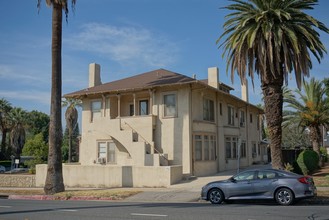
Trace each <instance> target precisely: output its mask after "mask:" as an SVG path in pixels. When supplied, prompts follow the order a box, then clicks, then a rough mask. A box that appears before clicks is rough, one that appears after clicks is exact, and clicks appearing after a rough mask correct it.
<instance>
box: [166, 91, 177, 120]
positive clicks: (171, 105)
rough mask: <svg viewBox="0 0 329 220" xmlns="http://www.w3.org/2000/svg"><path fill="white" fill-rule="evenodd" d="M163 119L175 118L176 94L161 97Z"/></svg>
mask: <svg viewBox="0 0 329 220" xmlns="http://www.w3.org/2000/svg"><path fill="white" fill-rule="evenodd" d="M163 104H164V113H163V114H164V117H176V116H177V105H176V94H167V95H164V96H163Z"/></svg>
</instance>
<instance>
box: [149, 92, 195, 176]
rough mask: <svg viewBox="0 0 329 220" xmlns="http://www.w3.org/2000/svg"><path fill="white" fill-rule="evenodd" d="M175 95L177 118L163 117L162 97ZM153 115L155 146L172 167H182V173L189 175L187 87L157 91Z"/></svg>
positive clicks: (189, 141) (189, 116)
mask: <svg viewBox="0 0 329 220" xmlns="http://www.w3.org/2000/svg"><path fill="white" fill-rule="evenodd" d="M165 94H176V99H177V100H176V103H177V117H164V106H163V96H164V95H165ZM154 97H155V98H154V99H155V100H154V105H155V108H153V111H154V112H153V113H154V114H155V115H157V116H158V117H157V123H156V127H155V137H154V138H155V146H156V147H157V148H159V149H160V150H162V151H163V152H164V153H166V154H168V159H169V160H170V161H171V164H173V165H182V166H183V173H184V174H189V173H191V162H192V161H191V154H192V152H191V150H192V143H191V113H190V112H191V111H190V97H191V96H190V89H189V87H173V88H171V89H160V90H157V92H156V94H155V95H154Z"/></svg>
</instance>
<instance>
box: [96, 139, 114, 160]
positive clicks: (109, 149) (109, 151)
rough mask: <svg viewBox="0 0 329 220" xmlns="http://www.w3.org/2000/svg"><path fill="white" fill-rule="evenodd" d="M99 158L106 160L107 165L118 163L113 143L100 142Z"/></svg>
mask: <svg viewBox="0 0 329 220" xmlns="http://www.w3.org/2000/svg"><path fill="white" fill-rule="evenodd" d="M97 147H98V150H97V156H98V158H104V159H105V161H106V162H107V163H115V162H116V155H115V150H116V145H115V143H114V142H111V141H100V142H98V146H97Z"/></svg>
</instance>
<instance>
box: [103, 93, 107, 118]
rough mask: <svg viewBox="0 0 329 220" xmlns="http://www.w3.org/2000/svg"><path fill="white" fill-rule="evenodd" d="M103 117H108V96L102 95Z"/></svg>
mask: <svg viewBox="0 0 329 220" xmlns="http://www.w3.org/2000/svg"><path fill="white" fill-rule="evenodd" d="M102 106H103V117H106V97H105V96H104V95H102Z"/></svg>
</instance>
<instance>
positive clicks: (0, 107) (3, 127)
mask: <svg viewBox="0 0 329 220" xmlns="http://www.w3.org/2000/svg"><path fill="white" fill-rule="evenodd" d="M11 109H12V107H11V104H10V103H9V102H8V101H7V100H5V99H4V98H2V99H0V131H1V134H2V139H1V157H5V155H6V140H7V133H8V132H10V130H11V127H12V124H11V121H10V119H9V117H8V113H9V112H10V110H11ZM3 159H4V158H3Z"/></svg>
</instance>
